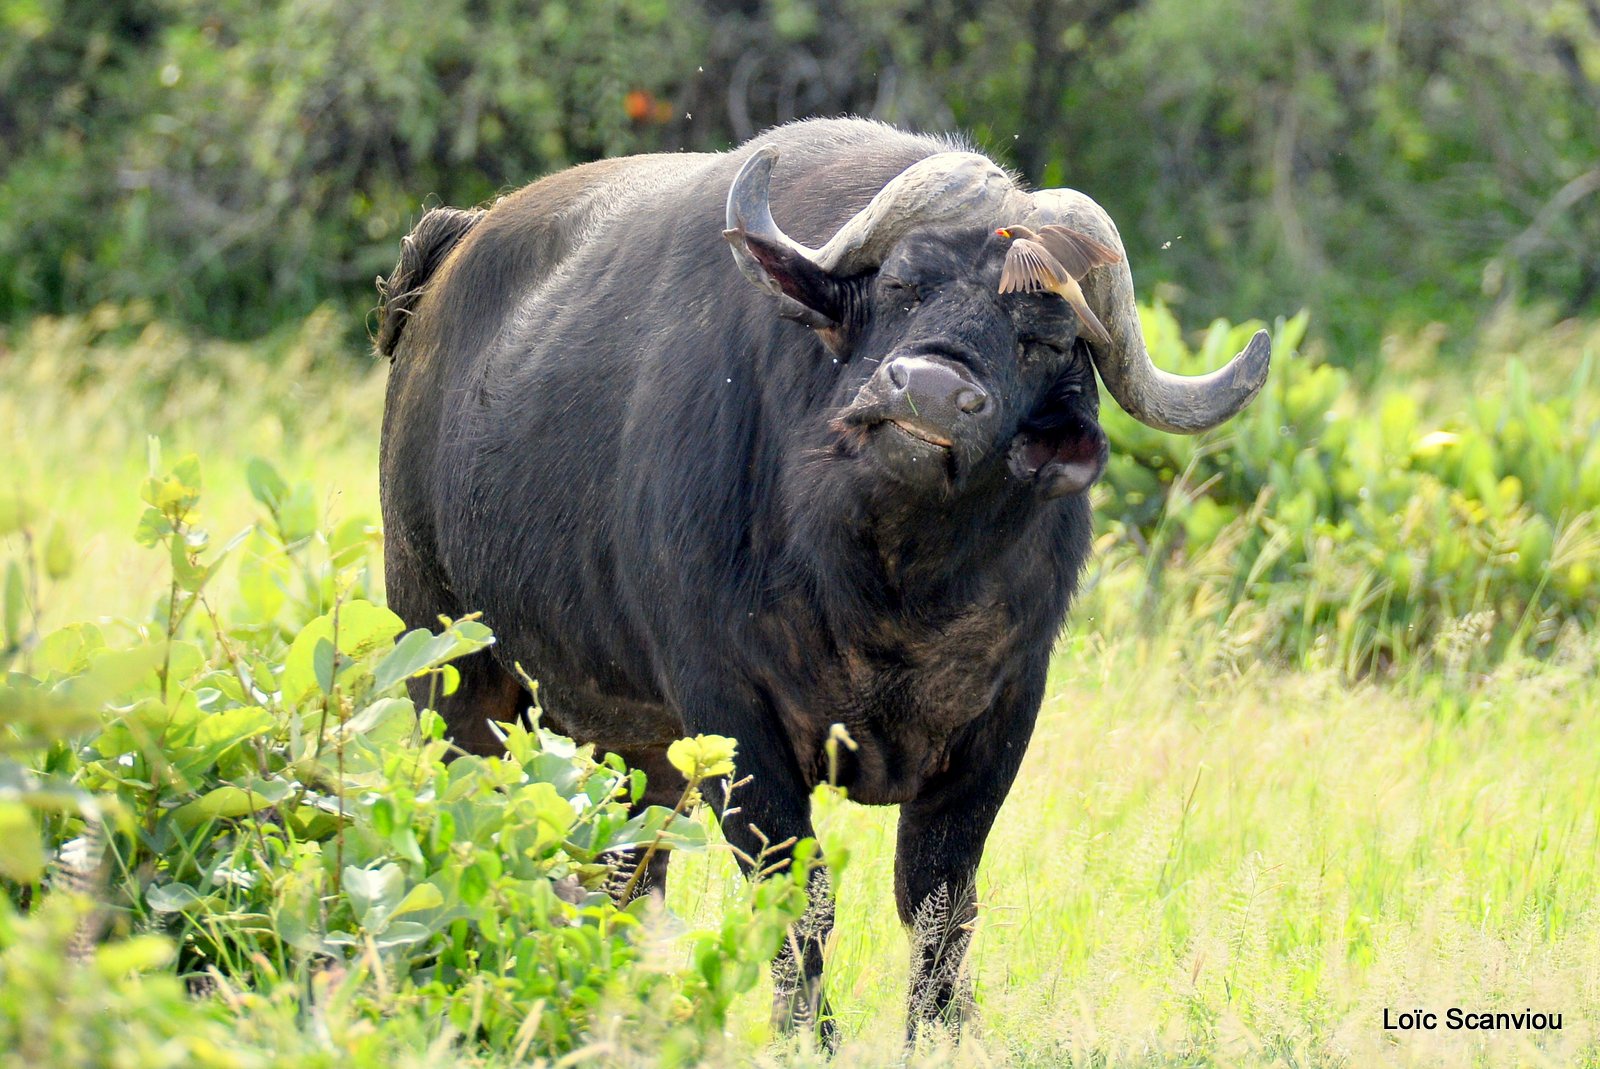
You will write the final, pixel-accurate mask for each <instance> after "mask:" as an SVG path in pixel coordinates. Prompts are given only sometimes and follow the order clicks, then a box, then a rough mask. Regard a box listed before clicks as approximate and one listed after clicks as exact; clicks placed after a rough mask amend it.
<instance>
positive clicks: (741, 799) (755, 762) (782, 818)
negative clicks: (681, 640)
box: [686, 706, 837, 1049]
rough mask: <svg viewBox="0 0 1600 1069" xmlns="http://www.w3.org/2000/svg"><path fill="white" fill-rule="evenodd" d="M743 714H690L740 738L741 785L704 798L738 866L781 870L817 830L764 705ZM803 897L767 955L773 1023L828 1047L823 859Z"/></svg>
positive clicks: (700, 723)
mask: <svg viewBox="0 0 1600 1069" xmlns="http://www.w3.org/2000/svg"><path fill="white" fill-rule="evenodd" d="M722 708H723V709H726V708H728V707H726V706H723V707H722ZM744 712H745V714H746V715H744V716H742V717H739V718H732V717H728V716H726V715H722V716H714V717H707V718H704V719H701V718H694V719H693V720H691V721H690V723H689V724H688V726H689V728H690V730H691V731H692V732H694V733H702V732H714V733H716V734H720V735H727V736H730V737H732V738H735V739H737V740H738V743H739V747H738V755H737V756H736V757H735V759H734V764H735V766H736V769H737V771H736V772H735V773H734V777H733V779H734V782H737V783H739V784H740V785H739V786H738V788H737V789H735V790H734V791H733V792H732V797H731V798H729V797H726V794H725V788H724V786H723V784H722V783H720V782H715V783H707V784H706V787H705V796H706V798H707V800H708V801H710V802H711V803H712V805H713V806H714V807H715V808H716V809H717V812H718V815H719V817H720V818H721V820H722V833H723V835H725V836H726V837H727V840H728V842H729V843H730V844H731V845H732V846H733V847H734V849H735V850H736V851H738V854H737V856H738V858H739V867H740V868H741V869H742V870H743V871H744V873H745V875H746V876H751V877H754V876H756V875H757V874H759V873H760V872H762V871H773V870H774V868H775V867H777V870H778V871H781V869H782V867H783V866H784V865H785V863H787V862H792V859H793V848H794V844H795V843H797V842H798V841H799V840H801V839H808V838H813V837H814V836H815V834H816V833H815V832H814V831H813V830H812V827H811V792H810V789H809V787H808V785H807V784H806V782H805V781H804V779H803V778H802V777H801V775H800V770H799V768H798V767H797V766H796V764H795V761H794V757H793V755H792V753H791V752H790V749H789V743H788V740H787V739H786V738H784V737H783V736H782V734H781V733H780V732H779V731H777V730H776V728H775V726H774V725H773V723H772V721H771V720H770V719H769V718H768V716H767V715H766V710H765V709H764V708H761V709H760V711H759V712H755V711H754V710H752V709H750V707H749V706H746V707H745V709H744ZM686 719H689V718H688V717H686ZM808 897H809V900H810V901H809V904H808V906H807V909H806V912H805V915H804V916H802V917H801V919H800V920H799V921H797V922H796V923H795V924H793V925H791V926H790V928H789V934H788V938H787V939H785V940H784V944H783V946H782V947H781V948H780V949H779V951H778V954H777V956H776V957H775V958H773V961H772V988H773V993H772V998H773V1002H772V1024H773V1028H774V1029H775V1030H777V1031H780V1032H790V1031H794V1030H795V1029H797V1028H803V1029H809V1030H814V1034H815V1035H816V1036H817V1038H818V1040H819V1042H821V1043H822V1044H823V1045H824V1046H825V1047H827V1048H829V1049H832V1048H833V1046H834V1044H835V1043H836V1041H837V1032H836V1030H835V1026H834V1023H833V1013H832V1011H831V1010H830V1009H829V1007H828V1002H827V998H826V997H825V995H824V993H823V984H822V951H823V947H824V946H825V945H826V944H827V941H828V935H829V933H830V932H832V930H833V894H832V890H831V887H830V884H829V880H828V872H827V869H826V868H824V867H822V866H821V865H818V866H817V867H816V868H815V869H813V870H812V873H811V877H810V883H809V885H808Z"/></svg>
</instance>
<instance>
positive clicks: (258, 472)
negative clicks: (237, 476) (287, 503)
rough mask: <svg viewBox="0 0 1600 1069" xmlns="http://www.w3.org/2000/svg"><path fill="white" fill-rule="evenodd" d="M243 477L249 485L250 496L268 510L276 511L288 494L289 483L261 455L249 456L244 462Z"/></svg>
mask: <svg viewBox="0 0 1600 1069" xmlns="http://www.w3.org/2000/svg"><path fill="white" fill-rule="evenodd" d="M244 478H245V482H247V483H248V484H249V485H250V496H252V497H254V498H255V499H256V500H257V501H259V502H261V503H262V504H263V505H265V506H266V507H267V509H268V511H271V512H277V511H278V509H279V508H280V507H281V506H282V504H283V499H284V498H285V497H287V496H288V494H289V484H288V483H286V482H284V481H283V476H281V475H279V474H278V469H277V468H275V467H273V466H272V464H271V462H270V461H267V460H264V459H262V458H261V457H251V458H250V459H249V460H248V461H246V462H245V466H244Z"/></svg>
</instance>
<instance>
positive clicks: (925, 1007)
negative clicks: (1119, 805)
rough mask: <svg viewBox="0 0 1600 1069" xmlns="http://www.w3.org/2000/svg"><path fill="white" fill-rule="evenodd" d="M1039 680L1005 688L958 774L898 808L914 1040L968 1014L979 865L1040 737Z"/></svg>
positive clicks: (957, 763)
mask: <svg viewBox="0 0 1600 1069" xmlns="http://www.w3.org/2000/svg"><path fill="white" fill-rule="evenodd" d="M1036 675H1037V677H1038V679H1037V682H1036V683H1034V684H1033V685H1031V686H1013V687H1008V688H1007V689H1006V691H1005V692H1004V693H1003V694H1002V696H1001V699H1000V701H999V702H997V703H996V706H995V708H994V710H993V711H992V712H991V714H990V715H989V716H987V717H981V718H979V720H978V721H977V722H975V723H974V724H973V725H972V727H971V728H969V730H968V732H967V737H966V739H965V740H964V741H963V743H962V744H960V745H958V746H957V747H956V748H955V752H954V753H953V754H952V760H951V763H950V767H951V771H950V772H949V773H948V774H946V775H945V776H944V777H941V778H940V779H939V780H938V781H936V782H934V783H932V784H930V785H929V789H928V790H927V791H926V792H925V793H924V794H923V796H922V797H921V798H918V799H917V800H915V801H913V802H908V803H906V804H905V805H903V806H901V808H900V828H899V835H898V842H897V845H896V848H895V866H894V876H895V879H894V891H895V904H896V905H897V906H898V907H899V911H900V920H901V922H902V923H904V924H905V925H906V926H907V927H908V928H909V929H910V930H911V931H910V935H911V986H910V993H909V1001H910V1006H909V1018H908V1021H907V1025H906V1031H907V1036H908V1038H915V1036H916V1033H917V1030H918V1028H919V1027H920V1026H921V1025H923V1024H924V1023H927V1022H929V1021H942V1022H944V1023H946V1024H948V1025H951V1026H954V1027H959V1026H960V1024H961V1022H962V1019H963V1017H964V1016H965V1015H966V1013H967V1011H968V1009H969V1008H970V1003H971V1000H972V992H971V982H970V980H969V979H968V978H967V977H966V976H965V975H964V974H963V972H962V963H963V961H964V960H965V958H966V954H967V946H968V944H969V943H971V941H972V925H973V922H974V921H975V920H976V919H977V915H978V906H977V901H978V900H977V874H978V862H979V860H980V859H981V858H982V857H983V845H984V842H985V840H987V839H988V837H989V829H990V828H991V827H993V825H994V818H995V815H996V814H998V813H999V812H1000V805H1001V803H1002V802H1004V801H1005V798H1006V794H1007V793H1008V792H1009V791H1010V790H1011V783H1012V780H1014V779H1015V778H1016V774H1017V767H1018V766H1019V765H1020V764H1021V763H1022V755H1023V752H1024V751H1025V750H1026V749H1027V746H1028V738H1029V736H1030V735H1031V734H1032V732H1033V722H1034V719H1035V717H1036V716H1037V715H1038V711H1039V700H1040V696H1041V694H1042V691H1043V676H1044V673H1043V670H1042V668H1041V670H1040V671H1038V672H1037V673H1036Z"/></svg>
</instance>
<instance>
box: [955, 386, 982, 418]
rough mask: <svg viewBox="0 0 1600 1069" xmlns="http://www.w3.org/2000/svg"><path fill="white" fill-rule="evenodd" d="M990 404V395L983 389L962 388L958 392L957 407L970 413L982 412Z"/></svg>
mask: <svg viewBox="0 0 1600 1069" xmlns="http://www.w3.org/2000/svg"><path fill="white" fill-rule="evenodd" d="M988 405H989V395H988V394H986V393H984V392H983V391H982V390H961V391H960V392H958V393H957V394H956V407H957V408H959V409H960V410H961V411H963V412H966V413H968V414H969V415H971V414H975V413H978V412H982V411H983V410H984V409H985V408H987V407H988Z"/></svg>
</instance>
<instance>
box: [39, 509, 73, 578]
mask: <svg viewBox="0 0 1600 1069" xmlns="http://www.w3.org/2000/svg"><path fill="white" fill-rule="evenodd" d="M77 562H78V555H77V553H76V551H74V550H73V548H72V538H71V536H70V535H68V534H67V528H66V525H65V524H63V523H61V521H59V520H57V521H56V522H55V523H53V524H51V525H50V533H49V534H48V535H47V536H46V537H45V540H44V574H45V575H47V576H49V577H50V578H51V579H57V580H60V579H65V578H66V577H67V576H69V575H71V574H72V568H73V565H75V564H76V563H77Z"/></svg>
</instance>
